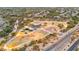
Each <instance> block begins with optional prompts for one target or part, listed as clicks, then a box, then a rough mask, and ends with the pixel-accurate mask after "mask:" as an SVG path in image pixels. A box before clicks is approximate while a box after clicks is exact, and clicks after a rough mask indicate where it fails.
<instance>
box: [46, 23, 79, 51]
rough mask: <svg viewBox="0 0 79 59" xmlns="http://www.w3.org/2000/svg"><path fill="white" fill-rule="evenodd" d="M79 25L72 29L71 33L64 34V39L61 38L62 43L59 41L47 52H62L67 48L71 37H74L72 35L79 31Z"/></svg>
mask: <svg viewBox="0 0 79 59" xmlns="http://www.w3.org/2000/svg"><path fill="white" fill-rule="evenodd" d="M78 25H79V24H77V25H76V26H75V27H74V28H72V29H70V30H69V31H67V32H66V33H64V35H63V36H62V38H60V41H58V42H57V43H56V44H54V45H51V46H50V47H48V48H47V49H45V50H46V51H51V50H53V51H60V50H62V48H63V47H65V45H66V43H67V42H69V39H70V36H71V35H72V33H73V32H74V31H76V30H78V29H79V26H78Z"/></svg>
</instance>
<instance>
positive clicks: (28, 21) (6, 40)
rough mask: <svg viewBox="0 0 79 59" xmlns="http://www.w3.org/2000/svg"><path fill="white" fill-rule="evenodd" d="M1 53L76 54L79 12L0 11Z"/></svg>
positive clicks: (78, 40) (23, 9) (49, 9)
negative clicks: (68, 52) (44, 52)
mask: <svg viewBox="0 0 79 59" xmlns="http://www.w3.org/2000/svg"><path fill="white" fill-rule="evenodd" d="M0 51H79V8H76V7H73V8H67V7H65V8H64V7H57V8H55V7H3V8H2V7H0Z"/></svg>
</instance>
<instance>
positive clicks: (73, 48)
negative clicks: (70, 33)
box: [67, 38, 79, 51]
mask: <svg viewBox="0 0 79 59" xmlns="http://www.w3.org/2000/svg"><path fill="white" fill-rule="evenodd" d="M78 44H79V38H77V40H76V41H75V42H74V43H73V44H72V45H71V46H70V48H68V49H67V51H75V50H76V48H77V45H78Z"/></svg>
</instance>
